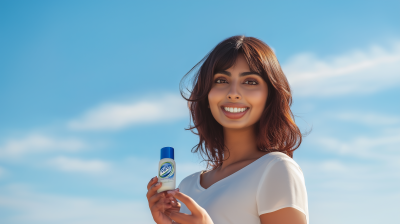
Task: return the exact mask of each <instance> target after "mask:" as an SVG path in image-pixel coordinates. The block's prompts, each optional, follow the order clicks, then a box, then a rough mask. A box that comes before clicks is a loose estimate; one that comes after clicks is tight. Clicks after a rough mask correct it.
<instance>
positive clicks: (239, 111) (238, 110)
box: [224, 107, 247, 113]
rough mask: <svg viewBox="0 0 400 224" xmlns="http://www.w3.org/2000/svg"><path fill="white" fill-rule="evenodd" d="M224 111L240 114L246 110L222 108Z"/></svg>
mask: <svg viewBox="0 0 400 224" xmlns="http://www.w3.org/2000/svg"><path fill="white" fill-rule="evenodd" d="M224 110H225V111H228V112H231V113H241V112H244V111H246V110H247V108H238V107H224Z"/></svg>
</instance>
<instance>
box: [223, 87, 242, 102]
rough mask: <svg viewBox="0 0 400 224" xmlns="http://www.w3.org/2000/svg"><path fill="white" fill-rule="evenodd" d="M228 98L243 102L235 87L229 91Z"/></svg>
mask: <svg viewBox="0 0 400 224" xmlns="http://www.w3.org/2000/svg"><path fill="white" fill-rule="evenodd" d="M226 97H227V98H228V99H230V100H241V99H242V96H241V95H240V94H239V93H238V91H237V89H236V87H235V86H232V88H231V89H230V90H229V93H228V95H227V96H226Z"/></svg>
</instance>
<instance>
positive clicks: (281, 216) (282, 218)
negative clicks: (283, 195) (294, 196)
mask: <svg viewBox="0 0 400 224" xmlns="http://www.w3.org/2000/svg"><path fill="white" fill-rule="evenodd" d="M260 221H261V223H262V224H268V223H276V224H307V219H306V215H304V213H302V212H301V211H299V210H297V209H295V208H291V207H287V208H282V209H279V210H277V211H274V212H269V213H264V214H262V215H260Z"/></svg>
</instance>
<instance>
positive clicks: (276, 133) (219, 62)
mask: <svg viewBox="0 0 400 224" xmlns="http://www.w3.org/2000/svg"><path fill="white" fill-rule="evenodd" d="M238 54H243V55H244V57H245V59H246V61H247V63H248V64H249V67H250V70H251V71H254V72H257V73H259V74H261V77H262V78H263V79H264V81H265V82H266V83H267V85H268V98H267V102H266V105H265V108H264V111H263V113H262V115H261V118H260V120H259V121H258V122H257V123H256V125H255V127H256V134H257V147H258V150H260V151H265V152H273V151H278V152H283V153H285V154H286V155H288V156H290V157H291V158H293V152H294V150H296V149H297V148H298V147H299V146H300V144H301V141H302V134H301V132H300V130H299V128H298V127H297V125H296V123H295V122H294V116H293V113H292V111H291V110H290V106H291V104H292V94H291V91H290V86H289V83H288V80H287V79H286V76H285V74H284V73H283V71H282V69H281V66H280V65H279V62H278V59H277V58H276V56H275V54H274V52H273V51H272V50H271V48H270V47H269V46H268V45H267V44H265V43H264V42H263V41H261V40H259V39H257V38H254V37H245V36H233V37H229V38H227V39H225V40H224V41H222V42H221V43H219V44H218V45H217V46H216V47H215V48H214V49H213V50H212V51H211V52H209V53H208V54H207V55H206V56H205V57H204V58H203V59H202V60H201V61H200V62H198V63H197V64H196V65H195V66H194V67H193V68H192V69H191V70H190V71H189V72H188V73H187V74H186V75H185V76H184V77H183V78H182V80H181V83H180V91H181V95H182V97H183V98H185V99H186V100H187V101H188V106H189V110H190V115H191V121H192V122H193V125H189V128H188V129H186V130H191V131H192V132H193V133H194V134H196V135H198V136H199V138H200V139H199V143H198V144H197V145H195V146H194V147H193V148H192V152H193V153H197V152H198V151H200V154H201V156H202V158H203V160H204V161H207V169H208V167H209V166H211V167H212V169H215V168H217V167H219V166H220V165H222V162H223V159H224V157H223V156H224V152H225V151H226V150H229V149H228V148H227V147H226V146H225V145H224V134H223V127H222V125H220V124H219V123H218V122H217V121H216V120H215V119H214V117H213V115H212V114H211V110H210V109H209V108H208V105H209V102H208V93H209V92H210V90H211V87H212V84H213V76H214V74H215V73H216V72H217V71H224V70H226V69H228V68H230V67H232V65H233V64H234V63H235V62H236V58H237V56H238ZM199 66H200V68H199ZM196 69H198V70H197V72H195V75H194V76H193V77H192V79H191V81H190V85H192V88H187V87H184V86H185V84H184V83H185V82H186V81H187V78H188V77H189V74H190V73H192V72H193V71H195V70H196ZM183 88H186V91H188V93H189V95H187V94H186V95H187V97H186V96H185V92H184V91H183ZM194 129H197V133H196V132H194V131H193V130H194ZM204 156H206V158H205V157H204Z"/></svg>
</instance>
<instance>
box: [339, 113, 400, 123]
mask: <svg viewBox="0 0 400 224" xmlns="http://www.w3.org/2000/svg"><path fill="white" fill-rule="evenodd" d="M332 116H333V117H335V118H336V119H338V120H343V121H350V122H355V123H360V124H365V125H381V126H388V125H398V124H400V116H393V115H383V114H374V113H362V112H346V113H337V114H332Z"/></svg>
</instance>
